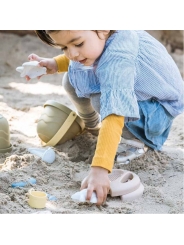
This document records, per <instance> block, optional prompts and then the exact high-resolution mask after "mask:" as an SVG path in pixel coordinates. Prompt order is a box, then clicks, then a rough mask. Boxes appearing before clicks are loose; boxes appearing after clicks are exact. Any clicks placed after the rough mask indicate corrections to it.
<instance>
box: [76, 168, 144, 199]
mask: <svg viewBox="0 0 184 245" xmlns="http://www.w3.org/2000/svg"><path fill="white" fill-rule="evenodd" d="M108 176H109V180H110V191H109V194H110V196H111V197H116V196H120V197H121V200H122V201H124V202H131V201H133V200H135V199H137V198H139V197H141V196H142V194H143V191H144V186H143V185H142V183H141V181H140V178H139V177H138V175H136V174H135V173H133V172H130V171H127V170H121V169H113V170H112V173H110V174H109V175H108ZM81 177H82V176H81ZM83 181H84V180H83ZM86 195H87V189H83V190H81V191H79V192H76V193H75V194H73V195H72V196H71V198H72V199H73V200H74V201H77V202H86ZM90 202H91V203H97V197H96V193H95V192H93V193H92V196H91V199H90Z"/></svg>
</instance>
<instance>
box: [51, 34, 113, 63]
mask: <svg viewBox="0 0 184 245" xmlns="http://www.w3.org/2000/svg"><path fill="white" fill-rule="evenodd" d="M108 34H109V31H99V33H98V35H97V33H96V32H95V31H59V32H53V33H49V36H50V37H51V38H52V39H53V40H54V42H55V43H56V44H57V45H58V46H60V47H61V49H62V50H63V52H64V54H65V55H66V56H67V57H68V58H69V59H70V60H73V61H78V62H80V63H81V64H83V65H85V66H90V65H92V64H93V63H94V62H95V60H96V59H97V58H98V57H99V56H100V55H101V53H102V51H103V49H104V46H105V42H106V40H107V37H108Z"/></svg>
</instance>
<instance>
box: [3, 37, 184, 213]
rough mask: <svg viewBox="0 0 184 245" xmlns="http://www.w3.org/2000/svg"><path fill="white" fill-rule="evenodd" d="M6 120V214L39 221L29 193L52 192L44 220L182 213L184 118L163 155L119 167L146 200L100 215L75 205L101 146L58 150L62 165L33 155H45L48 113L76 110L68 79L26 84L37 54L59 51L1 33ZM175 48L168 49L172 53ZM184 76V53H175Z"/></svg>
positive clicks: (108, 207)
mask: <svg viewBox="0 0 184 245" xmlns="http://www.w3.org/2000/svg"><path fill="white" fill-rule="evenodd" d="M0 43H1V45H0V114H2V115H3V116H4V117H5V118H6V119H7V120H8V122H9V127H10V141H11V144H12V146H13V149H12V152H10V153H5V154H0V213H1V214H32V213H35V212H37V211H38V210H37V209H33V208H31V207H30V206H29V205H28V203H27V200H26V193H27V192H28V190H29V189H30V188H34V189H35V190H40V191H45V192H46V193H48V194H50V195H53V196H55V197H56V198H57V200H56V201H49V200H48V201H47V203H46V207H45V208H44V209H42V210H40V212H44V211H49V212H50V213H52V214H118V213H119V214H173V213H174V214H179V213H183V209H184V203H183V194H184V190H183V180H184V178H183V163H184V161H183V160H184V140H183V139H184V130H183V126H184V114H181V115H179V116H178V117H177V118H176V119H175V120H174V123H173V126H172V129H171V132H170V135H169V138H168V139H167V141H166V142H165V144H164V150H163V152H155V151H152V150H149V151H148V152H147V154H146V155H145V156H143V157H141V158H139V159H136V160H133V161H132V162H131V163H130V164H128V165H120V164H115V165H114V169H125V170H130V171H133V172H134V173H136V174H137V175H138V176H139V177H140V179H141V182H142V184H143V186H144V193H143V196H142V197H141V198H139V199H137V200H134V201H132V202H123V201H121V199H120V197H111V196H110V195H108V197H107V201H106V203H105V204H104V205H101V206H100V207H98V206H96V205H95V204H89V203H76V202H74V201H73V200H72V199H71V195H72V194H74V193H75V192H77V191H79V189H80V181H81V180H80V179H77V174H79V173H83V172H85V171H88V170H89V168H90V164H91V160H92V157H93V155H94V151H95V146H96V141H97V138H96V136H93V135H91V134H90V133H86V134H83V135H79V136H77V137H76V138H75V139H73V140H70V141H68V142H66V143H64V144H62V145H58V146H56V147H55V148H54V151H55V153H56V160H55V161H54V163H52V164H47V163H45V162H43V161H42V160H41V158H39V157H37V156H35V155H33V154H30V153H29V152H28V148H29V147H34V148H39V147H42V145H41V141H40V139H39V137H38V135H37V131H36V127H37V120H38V119H39V117H40V115H41V113H42V111H43V105H44V103H45V102H46V101H47V100H50V99H51V100H56V101H58V102H60V103H62V104H64V105H66V106H68V107H69V108H71V109H72V110H75V107H74V106H73V105H72V104H71V102H70V100H69V98H68V97H67V95H66V93H65V91H64V89H63V87H62V84H61V83H62V76H63V74H55V75H48V76H43V77H42V78H41V79H40V80H37V79H33V80H31V81H30V82H26V80H25V79H24V78H21V77H20V74H19V73H18V72H17V71H16V70H15V69H16V67H17V66H20V65H22V63H24V62H26V61H27V57H28V55H29V54H31V53H36V54H38V55H39V56H43V57H53V56H56V55H58V54H59V52H60V51H59V50H57V49H54V48H52V47H49V46H47V45H45V44H43V43H42V42H41V41H40V40H39V39H38V38H37V37H35V36H33V35H25V36H18V35H15V34H11V33H0ZM167 48H169V46H168V47H167ZM171 55H172V57H173V59H174V60H175V61H176V64H177V65H178V67H179V69H180V72H181V74H182V76H183V51H182V50H180V49H176V50H175V52H174V53H171ZM31 177H33V178H35V179H36V181H37V183H36V185H31V184H28V185H27V186H25V187H22V188H12V187H11V184H12V183H13V182H18V181H27V180H28V179H29V178H31Z"/></svg>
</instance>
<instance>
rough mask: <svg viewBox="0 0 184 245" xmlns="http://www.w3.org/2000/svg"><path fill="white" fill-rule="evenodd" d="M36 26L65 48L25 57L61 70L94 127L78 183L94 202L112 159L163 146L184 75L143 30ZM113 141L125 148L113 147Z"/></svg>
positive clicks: (101, 196)
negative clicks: (87, 164) (86, 168)
mask: <svg viewBox="0 0 184 245" xmlns="http://www.w3.org/2000/svg"><path fill="white" fill-rule="evenodd" d="M36 33H37V35H38V36H39V38H40V39H41V40H42V41H43V42H45V43H47V44H49V45H51V46H53V47H59V48H61V49H62V51H63V52H64V54H63V55H59V56H57V57H54V58H42V57H39V56H37V55H35V54H31V55H29V57H28V59H29V60H37V61H39V64H40V66H45V67H46V68H47V73H48V74H53V73H55V72H66V73H65V75H64V77H63V86H64V88H65V89H66V91H67V93H68V95H69V97H70V99H71V101H72V102H73V103H74V105H75V106H76V108H77V111H78V114H79V116H80V117H81V118H82V119H83V120H84V122H85V126H86V128H87V129H88V130H90V131H91V132H92V133H94V134H95V132H96V134H98V131H99V135H98V141H97V146H96V151H95V155H94V157H93V161H92V164H91V168H90V172H89V175H88V176H87V177H86V178H85V179H84V180H83V182H82V184H81V189H84V188H87V200H90V198H91V195H92V192H93V191H96V194H97V198H98V202H97V204H98V205H100V204H102V203H103V202H104V201H105V200H106V197H107V194H108V192H109V188H110V183H109V179H108V173H109V172H111V171H112V168H113V164H114V159H115V161H116V162H126V161H127V160H130V159H133V158H135V157H137V156H140V155H141V154H144V153H145V152H146V150H147V147H150V148H152V149H155V150H161V148H162V146H163V144H164V142H165V140H166V139H167V137H168V134H169V131H170V128H171V125H172V122H173V119H174V118H175V117H176V116H177V115H179V114H180V113H182V112H183V108H184V101H183V91H184V90H183V80H182V77H181V75H180V72H179V70H178V68H177V66H176V64H175V63H174V61H173V59H172V58H171V56H170V55H169V54H168V52H167V51H166V49H165V47H164V46H163V45H162V44H161V43H160V42H158V41H157V40H156V39H154V38H153V37H152V36H150V35H149V34H148V33H147V32H145V31H128V30H125V31H123V30H122V31H107V30H105V31H66V30H64V31H36ZM29 79H30V78H29V77H27V80H29ZM99 129H100V130H99ZM122 129H123V135H122ZM121 135H122V138H121ZM120 139H121V141H120ZM119 143H120V144H119ZM118 144H119V146H120V145H121V146H122V147H124V148H122V151H125V153H126V154H122V153H121V152H120V153H119V154H116V152H117V149H118ZM128 145H130V146H131V148H130V149H128V147H127V146H128ZM132 146H133V147H132ZM120 148H121V147H120ZM120 150H121V149H120ZM124 155H125V156H124ZM115 156H116V158H115Z"/></svg>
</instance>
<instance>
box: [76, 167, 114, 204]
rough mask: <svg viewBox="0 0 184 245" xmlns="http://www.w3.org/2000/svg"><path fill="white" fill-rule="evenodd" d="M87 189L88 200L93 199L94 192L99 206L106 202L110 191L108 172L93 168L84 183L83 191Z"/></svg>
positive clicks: (103, 169)
mask: <svg viewBox="0 0 184 245" xmlns="http://www.w3.org/2000/svg"><path fill="white" fill-rule="evenodd" d="M85 188H87V197H86V200H87V201H89V200H90V199H91V195H92V193H93V191H95V192H96V195H97V199H98V201H97V205H101V204H102V203H103V202H105V200H106V198H107V194H108V192H109V189H110V181H109V177H108V170H107V169H105V168H101V167H91V170H90V172H89V175H88V176H87V177H86V178H85V179H84V180H83V181H82V184H81V190H83V189H85Z"/></svg>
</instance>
